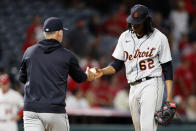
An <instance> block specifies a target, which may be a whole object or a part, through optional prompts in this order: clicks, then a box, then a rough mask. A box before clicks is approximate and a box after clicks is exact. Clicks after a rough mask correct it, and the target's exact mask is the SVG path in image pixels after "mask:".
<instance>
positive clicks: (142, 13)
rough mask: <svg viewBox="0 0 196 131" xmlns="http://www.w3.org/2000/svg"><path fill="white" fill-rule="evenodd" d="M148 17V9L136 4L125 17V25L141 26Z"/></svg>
mask: <svg viewBox="0 0 196 131" xmlns="http://www.w3.org/2000/svg"><path fill="white" fill-rule="evenodd" d="M147 16H149V12H148V7H146V6H144V5H140V4H137V5H135V6H133V7H132V8H131V14H130V15H129V16H128V17H127V23H131V24H141V23H142V22H144V20H145V18H146V17H147Z"/></svg>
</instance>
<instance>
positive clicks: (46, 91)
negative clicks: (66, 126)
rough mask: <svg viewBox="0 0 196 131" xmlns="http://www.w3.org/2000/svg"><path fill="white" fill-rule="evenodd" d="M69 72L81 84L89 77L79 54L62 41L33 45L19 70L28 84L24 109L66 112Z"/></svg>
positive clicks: (21, 79)
mask: <svg viewBox="0 0 196 131" xmlns="http://www.w3.org/2000/svg"><path fill="white" fill-rule="evenodd" d="M68 75H70V76H71V77H72V78H73V79H74V80H75V81H76V82H79V83H80V82H84V81H86V79H87V75H86V74H85V73H84V72H83V71H82V69H81V68H80V66H79V64H78V61H77V59H76V57H75V56H74V55H73V54H72V52H71V51H69V50H67V49H65V48H63V46H62V45H61V43H59V42H58V41H56V40H54V39H47V40H43V41H40V42H39V43H37V44H36V45H34V46H31V47H29V48H28V49H27V50H26V52H25V53H24V56H23V59H22V64H21V67H20V72H19V80H20V81H21V82H23V83H24V84H25V88H24V111H34V112H46V113H65V97H66V89H67V77H68Z"/></svg>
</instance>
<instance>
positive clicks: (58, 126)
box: [23, 111, 70, 131]
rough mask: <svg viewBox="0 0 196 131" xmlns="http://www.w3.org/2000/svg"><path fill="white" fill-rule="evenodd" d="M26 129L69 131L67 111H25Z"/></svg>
mask: <svg viewBox="0 0 196 131" xmlns="http://www.w3.org/2000/svg"><path fill="white" fill-rule="evenodd" d="M23 120H24V131H69V130H70V129H69V120H68V116H67V114H66V113H36V112H31V111H24V116H23Z"/></svg>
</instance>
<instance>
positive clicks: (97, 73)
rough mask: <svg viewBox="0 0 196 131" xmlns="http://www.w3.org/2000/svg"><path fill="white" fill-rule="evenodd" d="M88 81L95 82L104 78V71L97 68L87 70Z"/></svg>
mask: <svg viewBox="0 0 196 131" xmlns="http://www.w3.org/2000/svg"><path fill="white" fill-rule="evenodd" d="M86 74H87V77H88V78H87V81H93V80H96V79H98V78H100V77H102V76H103V71H102V70H101V69H99V68H97V67H93V68H89V67H87V69H86Z"/></svg>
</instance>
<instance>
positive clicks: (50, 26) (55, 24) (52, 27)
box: [43, 17, 68, 32]
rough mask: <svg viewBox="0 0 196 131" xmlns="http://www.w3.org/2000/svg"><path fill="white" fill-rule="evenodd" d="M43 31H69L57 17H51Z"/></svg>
mask: <svg viewBox="0 0 196 131" xmlns="http://www.w3.org/2000/svg"><path fill="white" fill-rule="evenodd" d="M43 30H44V31H45V32H53V31H58V30H68V29H67V28H64V27H63V22H62V21H61V19H59V18H57V17H49V18H48V19H46V20H45V21H44V25H43Z"/></svg>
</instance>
